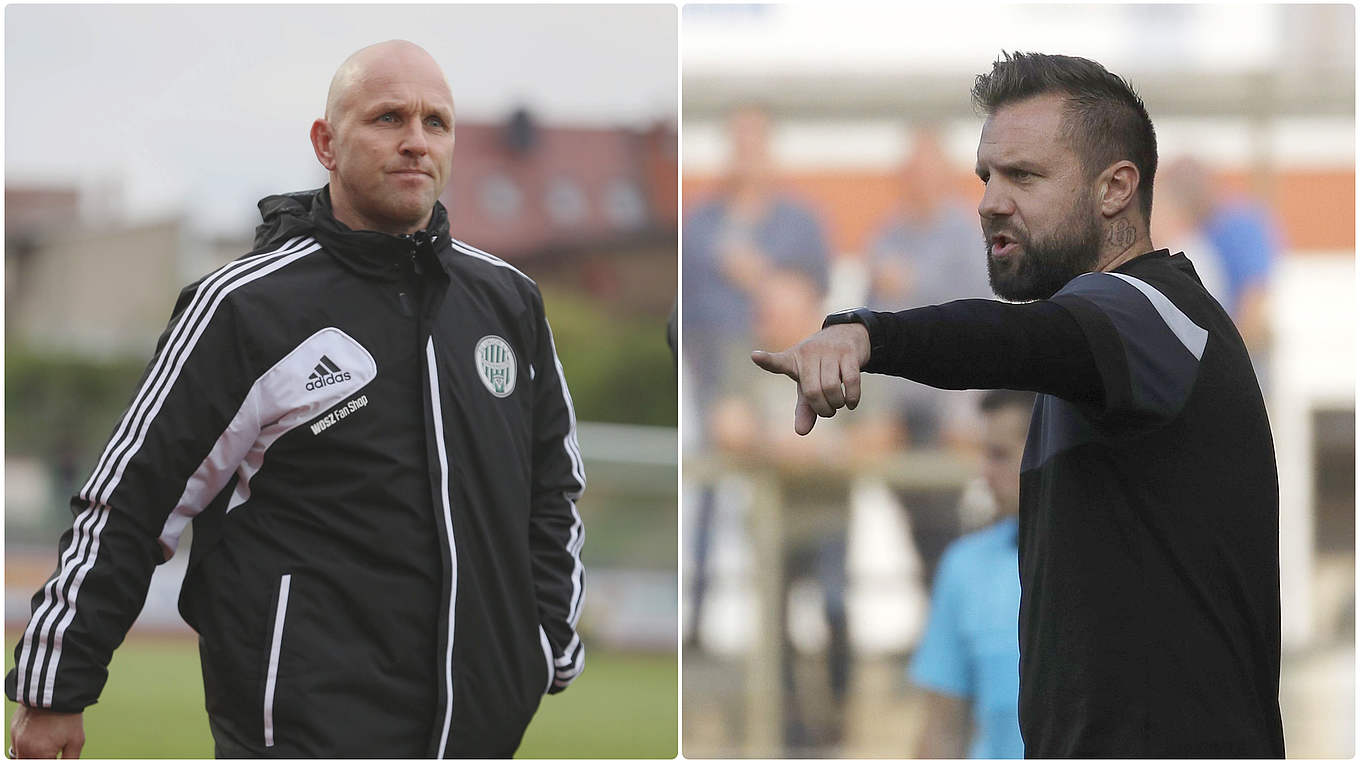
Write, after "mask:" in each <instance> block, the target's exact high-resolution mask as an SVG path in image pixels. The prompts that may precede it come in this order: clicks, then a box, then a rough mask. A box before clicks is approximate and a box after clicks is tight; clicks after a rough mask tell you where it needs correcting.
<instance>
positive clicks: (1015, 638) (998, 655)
mask: <svg viewBox="0 0 1360 760" xmlns="http://www.w3.org/2000/svg"><path fill="white" fill-rule="evenodd" d="M981 407H982V415H983V435H982V444H983V470H984V477H985V479H986V481H987V485H988V487H990V488H991V491H992V494H993V496H994V497H995V499H996V504H997V519H996V521H995V522H993V523H992V524H991V525H990V526H988V527H986V528H983V529H982V530H979V531H976V532H974V533H970V534H968V535H966V536H963V537H962V538H959V539H958V540H956V541H955V542H954V543H953V544H951V545H950V546H949V548H948V549H946V550H945V554H944V557H943V559H941V561H940V566H939V570H938V572H937V573H936V576H935V587H934V591H933V594H932V599H931V607H930V621H929V623H927V625H926V632H925V636H924V638H923V639H922V640H921V646H920V647H919V648H918V649H917V650H916V655H915V657H913V658H912V662H911V666H910V668H909V670H908V676H909V678H910V679H911V681H912V683H913V684H915V685H916V686H917V687H918V688H919V689H920V691H921V692H922V695H923V699H922V704H923V710H924V715H923V716H922V721H921V723H922V726H923V728H922V729H921V734H920V736H919V740H918V743H917V747H916V752H915V755H916V756H917V757H964V756H965V755H964V748H965V744H966V745H967V750H968V752H967V755H966V756H967V757H1024V755H1025V745H1024V743H1023V742H1022V741H1021V739H1020V718H1019V711H1018V707H1017V703H1018V700H1019V694H1020V644H1019V633H1018V627H1019V622H1018V621H1019V615H1020V573H1019V553H1018V548H1017V544H1016V536H1017V530H1018V523H1017V518H1016V514H1017V513H1018V511H1019V509H1020V459H1021V456H1022V455H1023V453H1024V450H1025V436H1026V433H1027V431H1028V428H1029V419H1030V414H1031V412H1032V410H1033V407H1034V394H1033V393H1029V392H1025V391H1010V390H995V391H988V392H987V393H986V394H984V395H983V396H982V400H981ZM970 737H971V742H970V741H969V738H970Z"/></svg>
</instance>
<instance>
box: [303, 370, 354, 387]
mask: <svg viewBox="0 0 1360 760" xmlns="http://www.w3.org/2000/svg"><path fill="white" fill-rule="evenodd" d="M348 379H349V373H348V372H339V373H336V374H333V375H326V376H325V377H319V378H317V379H315V380H310V381H308V383H307V390H309V391H318V390H321V389H322V388H324V387H325V386H327V385H335V384H336V383H343V382H345V381H346V380H348Z"/></svg>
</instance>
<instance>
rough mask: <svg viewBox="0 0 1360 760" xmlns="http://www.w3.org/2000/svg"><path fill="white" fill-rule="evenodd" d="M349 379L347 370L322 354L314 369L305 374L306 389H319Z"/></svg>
mask: <svg viewBox="0 0 1360 760" xmlns="http://www.w3.org/2000/svg"><path fill="white" fill-rule="evenodd" d="M349 379H350V375H349V373H348V372H345V371H344V370H342V369H340V367H339V366H337V365H336V363H335V362H333V361H331V359H330V357H329V356H326V355H325V354H322V355H321V361H320V362H317V365H316V369H314V370H312V374H310V375H308V376H307V390H309V391H317V390H321V389H322V388H324V387H326V386H327V385H335V384H336V383H343V382H345V381H347V380H349Z"/></svg>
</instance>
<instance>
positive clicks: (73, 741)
mask: <svg viewBox="0 0 1360 760" xmlns="http://www.w3.org/2000/svg"><path fill="white" fill-rule="evenodd" d="M9 740H10V746H11V747H13V749H14V755H13V756H14V757H51V758H55V757H59V756H60V757H80V750H81V748H82V747H84V746H85V719H84V714H83V713H61V712H53V711H52V710H43V709H41V708H37V707H28V706H27V705H22V704H21V705H19V706H18V708H17V709H15V711H14V720H12V721H10V724H9ZM58 753H60V754H58Z"/></svg>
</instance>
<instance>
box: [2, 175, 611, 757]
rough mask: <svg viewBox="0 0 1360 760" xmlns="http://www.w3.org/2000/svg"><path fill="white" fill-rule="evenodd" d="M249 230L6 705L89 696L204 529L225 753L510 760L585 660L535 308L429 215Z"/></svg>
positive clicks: (168, 348) (271, 218)
mask: <svg viewBox="0 0 1360 760" xmlns="http://www.w3.org/2000/svg"><path fill="white" fill-rule="evenodd" d="M260 210H261V212H262V214H263V217H264V223H263V224H262V225H260V228H259V229H258V230H257V235H256V252H254V253H252V254H249V255H247V256H244V257H242V258H240V259H237V260H236V261H235V262H232V263H231V264H228V265H227V266H225V267H223V268H221V269H219V270H217V271H215V272H213V273H212V274H209V275H208V276H206V277H204V278H203V279H201V280H199V281H198V282H196V283H194V284H192V285H190V286H188V287H187V288H185V289H184V291H183V292H182V293H181V294H180V298H179V301H178V303H177V304H176V306H175V311H174V315H173V317H172V319H171V321H170V324H169V327H168V328H167V329H166V332H165V334H164V335H162V336H161V339H160V342H159V344H158V346H157V349H156V354H155V357H154V358H153V359H152V361H151V364H150V366H149V368H148V369H147V372H146V375H145V376H144V377H143V379H142V381H141V384H140V386H139V388H138V390H137V393H136V396H135V397H134V399H133V402H132V405H131V407H130V408H129V409H128V411H127V412H126V413H125V414H124V415H123V417H122V419H121V420H120V422H119V423H118V426H117V427H116V429H115V431H114V433H113V435H112V437H111V438H110V440H109V443H108V445H107V448H106V449H105V451H104V453H103V455H102V456H101V458H100V459H99V462H98V464H97V466H96V468H95V471H94V473H93V474H92V475H91V476H90V479H89V481H88V482H87V483H86V484H85V486H84V487H83V488H82V489H81V490H80V493H79V495H78V496H77V497H76V498H74V499H73V500H72V511H73V513H74V514H75V520H74V524H73V526H72V528H71V530H69V531H67V532H66V533H65V534H64V535H63V536H62V539H61V545H60V560H59V564H58V566H57V570H56V572H55V573H54V574H53V576H52V578H51V579H50V580H49V581H48V582H47V583H46V584H45V585H44V586H43V588H42V589H40V590H39V591H38V593H37V594H35V595H34V597H33V617H32V620H31V621H30V623H29V625H28V626H27V628H26V629H25V631H24V635H23V638H22V640H21V641H20V642H19V644H18V645H17V647H16V650H15V660H16V663H17V665H16V667H15V669H14V670H12V671H10V673H9V675H8V677H7V678H6V690H7V693H8V695H9V697H10V698H11V699H15V700H17V701H20V702H23V703H25V704H28V705H30V706H35V707H44V708H50V709H54V710H59V711H66V712H75V711H79V710H82V709H84V708H85V707H86V706H88V705H90V704H91V703H93V702H94V701H95V700H96V699H97V697H98V695H99V692H100V690H101V688H102V687H103V685H104V681H105V679H106V677H107V670H106V666H107V664H108V662H109V659H110V656H111V654H112V652H113V650H114V649H115V648H116V647H117V646H118V644H119V643H120V642H121V641H122V639H123V636H124V634H125V632H126V631H127V629H128V627H129V626H131V624H132V622H133V620H134V619H135V617H136V616H137V613H138V611H139V610H140V609H141V607H142V604H143V602H144V601H145V598H146V590H147V584H148V582H149V579H150V576H151V573H152V570H153V569H154V567H155V566H156V565H157V564H158V563H160V562H163V561H164V560H165V559H167V558H168V557H169V556H170V555H171V554H172V553H173V552H174V551H175V549H176V545H177V543H178V540H179V538H180V535H181V533H182V532H183V531H184V530H185V529H186V528H187V527H188V526H189V525H190V524H192V525H193V531H194V538H193V542H192V550H191V553H190V561H189V571H188V575H187V577H186V580H185V583H184V587H183V589H182V590H181V594H180V610H181V612H182V613H183V615H184V618H185V619H186V620H187V621H188V622H189V623H190V624H191V625H192V626H193V627H194V628H195V630H197V631H198V633H199V636H200V651H201V655H202V664H203V678H204V687H205V692H206V702H207V709H208V713H209V718H210V724H211V725H212V728H213V734H214V739H215V740H216V742H217V745H218V751H219V753H224V754H233V753H238V752H239V753H258V754H263V755H277V756H300V755H310V756H331V757H340V756H356V755H357V756H369V757H394V756H420V755H424V756H431V755H433V756H443V757H446V756H467V755H472V756H491V755H508V754H510V753H511V752H513V751H514V749H515V748H516V747H517V746H518V744H519V741H520V738H521V736H522V735H523V732H524V729H525V728H526V726H527V725H528V722H529V719H530V717H531V716H532V715H533V713H534V711H535V709H536V708H537V706H538V703H539V700H540V698H541V696H542V695H543V694H544V693H545V692H548V693H551V692H556V691H560V690H561V689H563V688H565V687H566V686H567V684H569V683H570V682H571V680H572V679H573V678H575V677H576V675H577V674H578V673H579V672H580V670H581V667H582V665H583V663H584V648H583V646H582V644H581V640H580V639H579V638H578V636H577V635H576V631H575V624H576V621H577V618H578V617H579V616H580V613H581V601H582V593H583V591H584V576H583V569H582V565H581V560H580V550H581V545H582V542H583V541H584V530H583V526H582V524H581V520H580V517H579V515H578V513H577V510H576V506H575V501H576V499H577V498H578V497H579V496H580V494H581V491H582V489H583V488H584V487H585V475H584V471H583V468H582V463H581V455H580V451H579V448H578V446H577V442H576V432H575V419H574V416H573V411H572V405H571V398H570V396H569V394H568V392H567V387H566V384H565V380H564V378H563V375H562V367H561V365H560V363H559V362H558V361H557V357H556V354H555V351H554V348H553V341H552V334H551V332H550V331H549V328H548V324H547V322H546V320H545V317H544V312H543V303H542V299H541V297H540V295H539V293H538V289H537V287H536V286H535V285H534V283H533V282H532V281H531V280H529V279H528V278H527V277H525V276H524V275H523V274H521V273H520V272H519V271H518V270H516V269H515V268H513V267H511V266H510V265H509V264H506V263H505V262H503V261H501V260H499V259H497V258H495V257H493V256H491V255H488V254H486V253H484V252H482V251H479V250H477V249H475V248H472V247H471V246H468V245H465V244H463V243H460V242H458V241H456V240H452V239H451V238H450V237H449V234H448V218H447V215H446V214H445V212H444V209H443V207H442V206H440V205H436V206H435V212H434V215H433V217H432V219H431V223H430V225H429V228H428V229H427V230H424V231H421V232H418V233H416V234H415V235H413V236H393V235H387V234H384V233H378V232H354V231H351V230H349V229H348V228H346V227H344V226H343V225H342V224H340V223H339V222H337V221H336V220H335V219H334V217H333V216H332V215H331V210H330V203H329V192H328V190H327V189H322V190H320V191H312V192H306V193H294V194H289V195H282V196H271V197H269V198H266V199H264V200H262V201H261V202H260ZM147 717H148V718H151V716H147Z"/></svg>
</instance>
